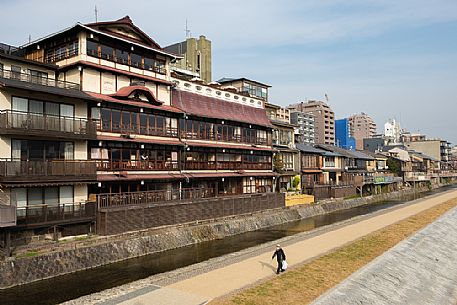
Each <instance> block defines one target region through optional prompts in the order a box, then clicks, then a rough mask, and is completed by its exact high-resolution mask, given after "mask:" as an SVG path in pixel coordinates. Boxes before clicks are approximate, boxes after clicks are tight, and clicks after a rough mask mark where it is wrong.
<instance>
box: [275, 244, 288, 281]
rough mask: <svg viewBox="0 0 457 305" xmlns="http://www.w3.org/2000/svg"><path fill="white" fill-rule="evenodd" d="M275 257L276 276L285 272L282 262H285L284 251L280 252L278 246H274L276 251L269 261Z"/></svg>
mask: <svg viewBox="0 0 457 305" xmlns="http://www.w3.org/2000/svg"><path fill="white" fill-rule="evenodd" d="M275 257H276V261H277V262H278V268H277V269H276V274H279V272H284V271H285V270H284V269H283V262H284V261H285V260H286V254H284V251H283V250H282V248H281V246H280V245H276V251H275V253H273V256H272V257H271V259H274V258H275Z"/></svg>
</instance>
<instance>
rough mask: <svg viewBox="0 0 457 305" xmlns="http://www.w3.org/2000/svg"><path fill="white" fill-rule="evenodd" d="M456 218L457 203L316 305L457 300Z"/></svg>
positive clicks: (449, 301)
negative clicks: (455, 207) (455, 206)
mask: <svg viewBox="0 0 457 305" xmlns="http://www.w3.org/2000/svg"><path fill="white" fill-rule="evenodd" d="M456 222H457V209H453V210H451V211H450V212H448V213H447V214H445V215H443V216H442V217H440V218H439V219H438V220H437V221H435V222H434V223H432V224H430V225H428V226H427V227H425V229H423V230H421V231H419V232H418V233H416V234H415V235H413V236H412V237H410V238H408V239H406V240H404V241H402V242H401V243H399V244H398V245H397V246H395V247H394V248H392V249H390V250H389V251H388V252H386V253H385V254H383V255H382V256H380V257H378V258H376V259H375V260H374V261H373V262H371V263H369V264H368V265H367V266H365V267H364V268H362V269H361V270H359V271H357V272H356V273H354V274H353V275H351V276H350V277H349V278H347V279H346V280H344V281H343V282H342V283H341V284H339V285H338V286H336V287H335V288H333V289H331V290H330V291H329V292H327V293H326V294H324V295H322V296H321V297H320V298H318V299H317V300H316V301H315V302H314V303H313V305H340V304H386V305H396V304H398V305H403V304H442V305H444V304H450V305H455V304H456V301H457V285H456V283H457V265H456V263H455V257H456V254H457V243H456V241H457V227H456V226H455V223H456Z"/></svg>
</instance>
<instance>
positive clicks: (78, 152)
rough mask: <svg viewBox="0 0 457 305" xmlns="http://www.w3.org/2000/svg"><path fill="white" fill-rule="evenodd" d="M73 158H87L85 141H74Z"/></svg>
mask: <svg viewBox="0 0 457 305" xmlns="http://www.w3.org/2000/svg"><path fill="white" fill-rule="evenodd" d="M75 160H87V142H86V141H75Z"/></svg>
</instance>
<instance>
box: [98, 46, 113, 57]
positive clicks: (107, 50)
mask: <svg viewBox="0 0 457 305" xmlns="http://www.w3.org/2000/svg"><path fill="white" fill-rule="evenodd" d="M100 57H101V58H103V59H107V60H114V49H113V48H112V47H108V46H105V45H100Z"/></svg>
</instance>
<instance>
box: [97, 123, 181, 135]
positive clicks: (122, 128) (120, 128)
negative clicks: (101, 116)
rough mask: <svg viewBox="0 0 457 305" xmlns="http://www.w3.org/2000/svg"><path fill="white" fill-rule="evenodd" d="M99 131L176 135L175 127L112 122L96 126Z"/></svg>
mask: <svg viewBox="0 0 457 305" xmlns="http://www.w3.org/2000/svg"><path fill="white" fill-rule="evenodd" d="M98 130H99V131H105V132H114V133H120V134H138V135H147V136H162V137H173V138H177V137H178V129H177V128H171V127H170V128H156V127H154V128H152V127H146V126H141V125H138V126H136V127H132V126H130V125H122V124H119V123H114V122H113V123H112V124H111V125H109V124H101V125H99V127H98Z"/></svg>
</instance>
